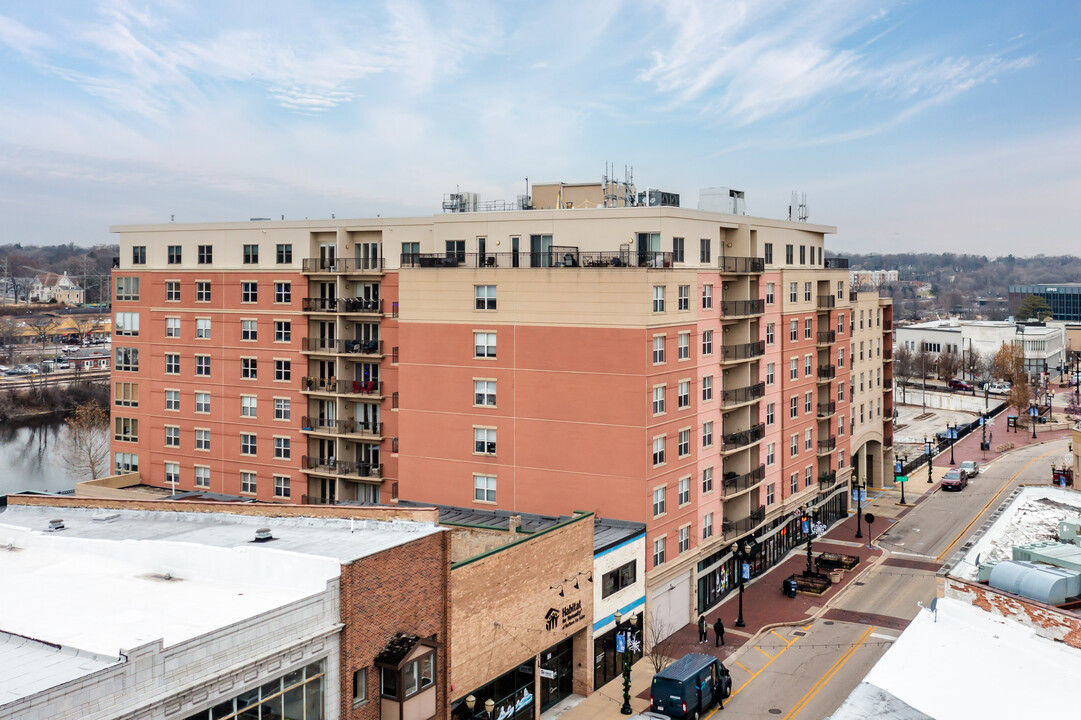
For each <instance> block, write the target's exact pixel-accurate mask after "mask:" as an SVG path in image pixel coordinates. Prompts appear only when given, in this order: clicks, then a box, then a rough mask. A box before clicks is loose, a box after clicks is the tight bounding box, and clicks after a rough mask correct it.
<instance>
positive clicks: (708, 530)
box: [702, 512, 713, 540]
mask: <svg viewBox="0 0 1081 720" xmlns="http://www.w3.org/2000/svg"><path fill="white" fill-rule="evenodd" d="M711 537H713V513H711V512H709V513H706V514H705V515H703V516H702V539H703V540H707V539H709V538H711Z"/></svg>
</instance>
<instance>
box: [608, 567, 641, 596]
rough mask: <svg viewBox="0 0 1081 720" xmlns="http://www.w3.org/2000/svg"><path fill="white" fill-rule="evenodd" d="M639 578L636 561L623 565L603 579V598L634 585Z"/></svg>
mask: <svg viewBox="0 0 1081 720" xmlns="http://www.w3.org/2000/svg"><path fill="white" fill-rule="evenodd" d="M637 576H638V566H637V561H636V560H631V561H630V562H629V563H627V564H626V565H621V566H620V567H617V568H616V569H615V570H612V571H610V572H606V573H605V574H604V577H603V578H601V597H602V598H606V597H608V596H609V595H611V594H612V593H614V592H619V591H620V590H622V589H623V588H625V587H629V586H631V585H634V583H635V580H636V579H637Z"/></svg>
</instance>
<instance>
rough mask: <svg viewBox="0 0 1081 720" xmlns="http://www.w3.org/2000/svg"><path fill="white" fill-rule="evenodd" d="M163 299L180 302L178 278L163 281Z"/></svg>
mask: <svg viewBox="0 0 1081 720" xmlns="http://www.w3.org/2000/svg"><path fill="white" fill-rule="evenodd" d="M165 301H166V302H180V281H178V280H166V281H165Z"/></svg>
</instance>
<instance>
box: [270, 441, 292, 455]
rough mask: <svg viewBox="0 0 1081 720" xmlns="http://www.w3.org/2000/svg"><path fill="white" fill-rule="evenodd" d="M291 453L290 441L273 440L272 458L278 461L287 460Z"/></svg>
mask: <svg viewBox="0 0 1081 720" xmlns="http://www.w3.org/2000/svg"><path fill="white" fill-rule="evenodd" d="M292 453H293V448H292V441H291V440H290V439H289V438H287V437H276V438H274V457H275V458H276V459H278V460H288V459H289V458H290V457H291V456H292Z"/></svg>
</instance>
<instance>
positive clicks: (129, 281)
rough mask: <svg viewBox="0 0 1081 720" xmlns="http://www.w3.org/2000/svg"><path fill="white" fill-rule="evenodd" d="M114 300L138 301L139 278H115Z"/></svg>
mask: <svg viewBox="0 0 1081 720" xmlns="http://www.w3.org/2000/svg"><path fill="white" fill-rule="evenodd" d="M113 299H114V300H138V299H139V278H137V277H117V278H116V293H115V294H114V295H113Z"/></svg>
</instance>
